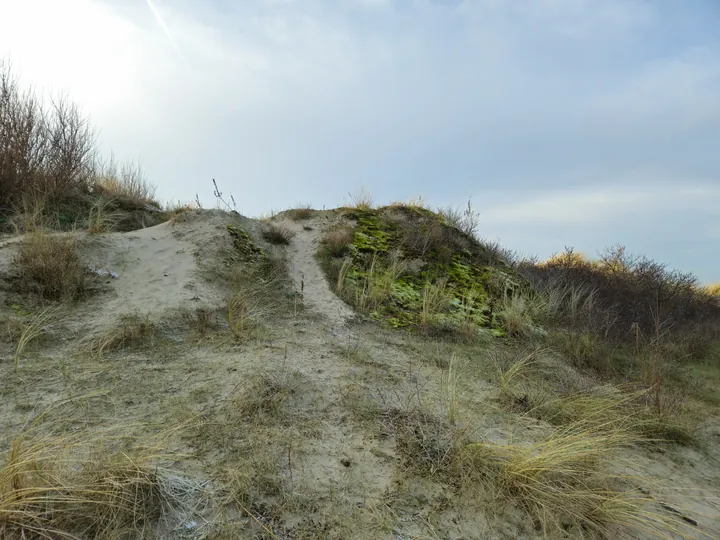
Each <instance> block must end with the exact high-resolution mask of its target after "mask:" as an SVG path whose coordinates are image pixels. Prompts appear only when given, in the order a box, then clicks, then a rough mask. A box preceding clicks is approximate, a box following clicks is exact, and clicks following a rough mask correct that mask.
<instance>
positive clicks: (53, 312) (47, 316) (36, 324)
mask: <svg viewBox="0 0 720 540" xmlns="http://www.w3.org/2000/svg"><path fill="white" fill-rule="evenodd" d="M62 308H63V306H62V304H56V305H51V306H49V307H47V308H45V309H43V310H42V311H40V312H39V313H38V314H37V315H35V316H34V317H33V318H32V319H31V320H30V321H29V322H28V323H27V324H24V325H22V330H21V332H20V336H19V338H18V342H17V347H16V348H15V356H14V357H13V361H14V363H15V370H17V369H18V367H19V366H20V359H21V358H22V356H23V353H24V352H25V349H26V348H27V346H28V345H30V343H32V342H33V341H35V340H37V339H38V338H40V337H41V336H42V335H43V334H44V333H45V326H46V325H47V324H48V323H50V322H51V321H53V320H54V319H55V318H56V317H57V315H58V314H59V313H60V311H61V310H62Z"/></svg>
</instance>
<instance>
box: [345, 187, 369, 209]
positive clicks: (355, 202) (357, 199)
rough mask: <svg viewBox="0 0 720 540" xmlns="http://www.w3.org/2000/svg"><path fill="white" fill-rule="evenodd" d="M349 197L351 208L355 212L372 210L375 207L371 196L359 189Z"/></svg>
mask: <svg viewBox="0 0 720 540" xmlns="http://www.w3.org/2000/svg"><path fill="white" fill-rule="evenodd" d="M349 195H350V201H351V203H352V206H353V208H355V209H357V210H372V209H373V207H374V206H375V202H374V200H373V198H372V195H371V194H370V193H368V192H367V191H365V190H364V189H361V190H360V191H359V192H357V193H356V194H354V195H353V194H352V193H350V194H349Z"/></svg>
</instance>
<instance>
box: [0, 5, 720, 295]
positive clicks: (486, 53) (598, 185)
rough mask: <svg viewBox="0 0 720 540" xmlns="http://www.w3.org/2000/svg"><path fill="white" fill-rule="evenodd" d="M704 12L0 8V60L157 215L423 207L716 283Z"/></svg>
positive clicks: (483, 229)
mask: <svg viewBox="0 0 720 540" xmlns="http://www.w3.org/2000/svg"><path fill="white" fill-rule="evenodd" d="M719 27H720V2H719V1H717V0H684V1H679V0H523V1H520V0H518V1H510V0H332V1H330V0H327V1H321V0H243V1H232V0H204V1H199V0H150V2H148V1H147V0H62V1H59V0H0V58H5V59H9V60H10V61H11V62H12V65H13V68H14V71H15V73H16V74H17V75H18V76H19V77H20V78H21V80H22V81H23V82H25V83H27V84H32V85H34V87H35V88H36V89H38V91H39V92H43V93H46V94H48V95H49V94H50V93H56V92H60V91H64V92H67V94H69V95H70V96H71V97H72V98H73V99H74V101H76V102H77V103H78V104H80V105H81V107H82V108H83V110H84V111H85V112H86V113H87V114H88V115H90V117H91V118H92V121H93V124H94V125H95V126H96V128H98V131H99V141H100V143H101V145H102V149H103V151H104V152H106V153H109V152H110V151H111V150H112V151H113V152H114V154H115V156H116V157H118V158H120V159H129V160H139V161H140V162H141V163H142V165H143V168H144V170H145V171H146V174H147V176H148V178H149V180H151V181H152V182H154V183H155V184H157V186H158V197H159V198H160V199H163V200H165V201H170V200H173V201H176V200H183V201H186V200H190V199H194V198H195V196H196V194H197V195H198V196H199V197H200V199H201V201H203V202H204V203H206V204H207V205H210V206H211V205H213V204H214V197H213V190H212V182H211V181H212V179H213V178H215V179H216V180H217V182H218V184H219V186H220V189H221V190H222V191H223V192H224V194H225V195H229V194H230V193H232V194H233V196H234V198H235V200H236V201H237V204H238V210H239V211H240V212H241V213H243V214H245V215H250V216H257V215H261V214H266V213H269V212H270V211H271V210H282V209H285V208H289V207H293V206H297V205H298V204H312V205H313V206H314V207H315V208H322V207H327V208H332V207H336V206H339V205H342V204H347V203H348V202H350V200H351V196H350V195H351V194H357V193H359V192H360V191H361V190H364V191H365V192H368V193H370V194H372V196H373V198H374V200H375V201H376V202H377V203H380V204H383V203H389V202H392V201H398V200H408V199H410V198H417V197H419V196H422V197H423V199H424V200H425V201H426V202H427V203H428V204H430V205H433V206H448V205H451V206H465V205H466V203H467V200H468V198H470V197H471V200H472V204H473V207H474V209H475V210H477V211H478V212H479V213H480V216H481V226H480V231H479V232H480V234H481V236H483V237H485V238H487V239H489V240H493V241H499V242H501V243H502V244H504V245H506V246H507V247H509V248H511V249H514V250H517V251H518V252H520V253H522V254H526V255H538V256H540V257H542V258H544V257H547V256H550V255H552V254H553V253H556V252H559V251H562V250H563V249H564V248H565V247H566V246H573V247H575V248H576V249H577V250H578V251H582V252H584V253H586V254H588V255H590V256H593V255H595V254H597V253H598V252H599V251H600V250H602V249H603V248H604V247H606V246H610V245H614V244H623V245H625V246H627V249H628V250H629V251H631V252H634V253H640V254H646V255H648V256H650V257H653V258H655V259H657V260H660V261H663V262H666V263H668V264H669V265H670V266H672V267H674V268H677V269H680V270H683V271H691V272H694V273H695V274H696V275H697V276H698V277H699V278H700V280H701V281H703V282H713V281H720V32H718V28H719Z"/></svg>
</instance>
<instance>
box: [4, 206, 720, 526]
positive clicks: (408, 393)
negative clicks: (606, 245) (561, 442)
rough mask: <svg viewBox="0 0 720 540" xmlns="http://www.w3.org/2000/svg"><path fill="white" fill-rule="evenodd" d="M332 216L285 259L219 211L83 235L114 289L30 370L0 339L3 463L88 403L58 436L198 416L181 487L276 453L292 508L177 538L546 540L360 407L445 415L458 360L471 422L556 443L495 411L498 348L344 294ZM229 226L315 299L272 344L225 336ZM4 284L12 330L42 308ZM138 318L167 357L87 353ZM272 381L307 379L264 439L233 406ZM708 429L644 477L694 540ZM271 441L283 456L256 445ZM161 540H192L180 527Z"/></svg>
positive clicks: (195, 519) (7, 254) (306, 226)
mask: <svg viewBox="0 0 720 540" xmlns="http://www.w3.org/2000/svg"><path fill="white" fill-rule="evenodd" d="M332 219H333V218H332V214H330V213H326V214H321V215H320V216H318V217H315V218H313V219H312V220H310V221H302V222H292V221H289V220H282V219H278V222H280V223H283V224H284V225H285V226H288V227H291V228H292V229H293V230H294V231H295V232H296V236H295V238H294V239H293V241H292V244H291V245H290V246H288V247H287V248H278V247H271V246H268V245H267V244H265V243H264V242H263V241H262V240H260V235H259V227H260V226H259V224H258V222H255V221H251V220H246V219H244V218H241V217H239V216H230V215H229V214H225V213H221V212H217V211H205V212H191V213H188V214H186V215H183V216H181V217H180V218H178V219H177V220H176V221H174V222H169V223H165V224H162V225H159V226H156V227H152V228H148V229H144V230H139V231H134V232H131V233H114V234H106V235H100V236H91V235H85V234H83V235H81V236H80V239H79V242H80V243H79V245H80V251H81V254H82V255H83V257H84V259H85V260H86V261H87V263H88V265H89V266H90V267H91V268H93V269H96V270H108V271H112V272H114V273H116V274H117V277H116V278H113V277H107V276H104V277H99V276H97V277H95V278H94V279H95V282H94V286H95V287H96V288H97V289H98V290H97V292H96V293H95V294H94V295H92V296H91V297H89V298H87V299H85V300H82V301H81V302H80V303H78V304H76V305H73V306H69V307H67V308H66V309H65V311H64V312H63V313H62V316H60V317H59V318H58V319H57V320H56V321H54V322H52V323H51V324H50V325H48V327H47V328H46V336H45V337H44V338H43V339H42V341H40V342H39V343H37V344H35V345H34V346H32V347H30V348H29V351H28V353H26V354H25V355H24V356H23V358H22V359H21V361H20V369H19V370H18V371H17V372H15V371H14V370H13V366H12V360H11V358H12V355H13V352H14V344H13V343H12V342H11V341H7V340H5V341H3V340H0V451H4V450H5V449H6V448H7V444H8V442H9V441H10V440H11V439H12V437H14V436H15V435H16V434H18V433H19V432H20V431H21V430H22V429H23V426H25V425H27V423H28V421H29V420H31V419H33V418H35V417H36V416H37V415H38V414H39V412H40V411H42V410H43V409H44V408H46V407H48V406H50V405H52V404H53V403H57V402H60V401H63V400H68V399H73V400H75V401H73V403H72V404H71V405H70V412H63V415H62V416H61V417H53V416H52V415H51V416H50V417H49V420H53V422H55V424H54V425H55V427H56V429H59V430H63V429H66V430H75V429H85V428H88V426H89V427H92V426H105V425H110V424H113V423H125V424H127V425H133V426H136V427H133V428H128V429H130V430H131V431H138V432H143V433H145V432H148V433H151V432H154V431H158V430H160V429H162V428H163V427H168V426H171V425H175V424H179V423H181V422H183V421H186V420H188V419H197V418H201V419H204V420H205V421H206V422H207V424H208V425H209V426H211V427H204V428H198V429H195V428H193V429H191V430H189V432H187V433H185V432H180V431H179V432H178V434H177V435H176V437H175V438H174V440H173V446H174V449H176V450H177V451H179V452H181V453H182V454H183V457H182V458H178V460H177V462H176V463H174V464H173V466H174V467H175V468H176V469H177V471H178V474H179V475H183V476H185V477H188V478H193V479H196V480H198V481H204V480H207V481H209V482H210V483H211V484H210V485H212V486H213V488H212V489H213V490H216V491H217V492H218V493H219V492H222V491H223V489H224V488H223V483H224V482H227V481H228V478H229V475H230V472H231V471H240V470H247V469H248V467H249V468H250V469H253V467H255V466H256V465H254V464H255V463H256V461H253V460H256V459H259V458H258V455H260V456H262V455H265V456H266V457H267V456H270V457H272V458H273V459H276V460H278V461H279V463H276V466H277V470H276V473H275V474H277V475H278V476H279V478H280V480H279V482H280V484H282V486H283V490H284V493H285V494H284V496H283V497H284V499H283V500H284V501H285V502H284V503H283V505H284V506H283V505H280V507H281V508H282V510H281V511H280V515H279V516H277V515H274V516H272V518H273V519H272V520H271V519H270V517H267V518H265V517H263V515H262V512H263V508H266V507H269V506H267V505H270V506H271V505H272V504H274V501H276V499H277V497H278V496H277V494H272V495H268V497H267V499H268V501H269V502H267V503H262V504H259V503H257V502H253V503H252V505H253V507H252V508H251V511H252V512H254V513H255V515H256V518H254V519H251V518H250V517H249V516H248V515H247V513H246V512H245V511H244V510H243V509H242V508H240V507H239V506H238V505H234V506H233V504H222V503H221V502H218V501H215V502H214V503H212V504H210V505H209V507H208V508H205V509H203V510H199V511H198V512H197V515H194V516H191V517H188V518H187V519H188V523H190V522H192V523H193V524H192V526H188V525H187V524H179V525H178V526H179V529H178V530H183V533H182V534H183V535H184V536H182V537H185V538H202V537H208V538H262V537H267V538H272V537H273V536H269V535H268V533H267V532H266V531H263V530H262V527H261V526H260V525H258V523H265V526H266V527H271V528H272V530H273V533H272V534H273V535H275V537H277V538H388V539H395V540H399V539H411V538H418V539H419V538H452V539H460V538H466V539H514V538H521V539H532V538H543V534H542V532H541V531H538V530H537V529H536V528H535V527H534V525H533V522H532V520H531V519H529V518H528V517H527V516H526V515H525V513H524V512H523V511H522V510H521V509H520V508H516V507H513V506H512V505H511V506H508V507H505V508H497V509H492V508H487V507H485V506H483V505H480V504H474V503H473V502H472V501H470V500H464V499H455V498H454V496H453V494H452V493H451V492H450V490H449V488H448V487H447V486H445V485H443V484H442V483H441V482H440V481H436V480H435V479H433V478H432V477H431V478H420V477H417V476H413V475H408V474H406V466H405V464H404V463H403V460H402V459H401V457H400V455H399V454H398V452H397V449H396V445H395V440H394V435H393V434H392V433H388V432H387V429H385V428H386V426H381V425H374V424H373V423H372V422H370V423H368V422H364V421H362V419H361V418H358V414H357V413H356V411H355V410H354V408H355V407H356V406H362V403H363V402H365V401H368V400H369V401H370V402H372V403H374V404H376V405H379V406H384V407H386V408H388V409H403V410H408V411H410V410H414V409H415V408H418V407H422V408H423V409H424V410H429V411H432V412H433V413H435V414H437V415H438V416H440V417H443V416H444V415H446V399H445V397H444V394H443V384H442V380H443V375H444V373H445V371H446V368H447V361H448V358H449V356H450V355H451V354H452V352H455V353H456V354H457V356H458V358H459V359H460V362H459V366H460V368H459V369H461V373H462V376H461V378H460V384H459V393H460V396H461V397H460V400H459V416H460V418H461V421H462V419H463V418H472V422H473V426H475V427H474V429H479V431H480V432H481V433H480V435H481V436H482V437H483V438H485V439H488V440H506V439H508V438H510V437H513V438H515V439H517V438H527V439H532V438H533V437H535V436H536V435H538V434H542V433H544V432H546V431H547V429H548V427H547V426H545V425H542V424H540V423H539V422H537V421H534V420H531V419H529V418H515V417H514V416H513V415H512V414H511V413H508V412H506V411H503V410H502V409H501V408H500V407H498V406H497V403H496V397H497V386H496V384H495V383H494V382H493V380H494V379H493V377H494V373H495V370H496V368H495V365H494V363H493V360H492V359H493V352H492V350H491V349H492V348H493V347H494V345H490V346H488V347H489V348H488V350H487V351H485V352H483V351H482V350H481V349H478V348H475V349H472V350H470V349H464V348H462V347H454V346H453V345H452V344H446V343H440V342H437V343H436V342H433V341H431V340H425V339H421V338H418V337H415V336H411V335H409V334H407V333H404V332H396V331H391V330H388V329H383V328H380V327H379V326H377V325H375V324H374V323H371V322H368V321H363V320H360V319H359V318H358V317H356V315H355V314H354V313H353V311H352V310H351V309H350V308H349V307H348V306H347V305H346V304H345V303H344V302H343V301H342V300H340V299H339V298H338V297H337V296H336V295H335V294H334V293H333V292H332V291H331V290H330V287H329V286H328V284H327V282H326V280H325V278H324V275H323V273H322V271H321V269H320V268H319V266H318V263H317V262H316V260H315V258H314V254H315V251H316V249H317V245H318V241H319V238H320V235H321V233H322V230H323V227H325V226H327V224H329V223H330V222H331V221H332ZM230 222H234V223H236V224H237V225H239V226H242V227H244V228H246V230H248V231H249V232H250V233H251V234H253V236H255V238H257V239H258V243H259V244H260V245H261V246H262V247H264V248H265V249H268V250H270V251H275V252H277V253H278V254H284V256H286V257H287V261H288V272H289V274H290V278H291V279H292V283H293V284H294V287H295V290H296V292H298V293H299V292H300V289H302V298H301V300H300V304H301V305H300V307H299V308H298V305H297V302H298V300H294V301H290V300H288V301H287V302H286V303H285V304H283V309H282V310H272V311H268V312H266V313H263V312H261V313H260V315H259V316H258V318H259V319H260V320H259V321H258V322H259V323H260V330H259V331H258V333H257V335H254V336H253V337H252V339H249V340H244V341H242V342H236V341H234V340H232V339H230V338H228V335H227V334H228V331H227V328H226V327H227V322H226V321H225V322H223V309H224V307H225V305H226V301H227V297H228V294H229V291H228V290H226V288H225V287H224V286H223V285H222V284H221V283H219V282H217V281H214V280H213V279H212V278H211V277H209V276H212V271H213V268H214V267H216V265H220V264H222V261H221V258H220V257H219V256H218V253H219V252H222V250H226V251H227V250H231V249H232V247H231V242H230V238H229V236H228V233H227V228H226V226H227V224H228V223H230ZM17 245H18V244H17V241H16V240H15V239H13V238H10V239H5V240H3V241H2V243H0V277H2V276H5V277H7V276H9V275H11V274H12V272H13V263H12V261H13V257H14V253H15V250H16V249H17ZM0 285H1V286H2V287H1V288H0V313H1V314H3V316H6V317H24V316H25V315H23V314H22V313H23V312H25V311H27V312H32V311H33V310H36V309H38V308H37V306H33V305H27V306H23V307H22V308H19V307H18V305H22V302H23V300H22V297H20V296H18V295H17V294H16V293H15V291H14V290H13V286H12V281H11V280H2V281H0ZM293 302H295V304H293ZM13 306H14V307H13ZM303 306H304V307H303ZM197 308H206V309H208V310H216V316H217V320H218V321H219V323H218V325H219V328H218V329H217V330H215V331H213V333H212V334H211V336H210V337H208V338H202V339H201V338H195V337H192V336H191V331H190V330H189V329H188V327H187V325H185V324H184V323H183V318H182V317H183V314H187V313H193V312H194V311H195V310H196V309H197ZM19 313H20V314H19ZM130 314H138V315H141V316H147V317H149V318H150V319H151V320H152V321H155V322H156V323H157V325H158V327H159V329H160V335H161V337H159V338H158V339H157V342H156V343H155V344H154V345H153V346H152V347H149V348H140V349H138V350H127V351H120V352H116V353H112V354H108V355H106V356H104V357H103V358H96V357H93V356H91V355H90V354H88V353H87V345H88V343H90V342H92V340H93V339H94V338H96V337H97V336H102V335H103V334H104V333H107V332H108V331H111V330H112V329H113V328H115V327H116V326H117V325H118V320H119V318H120V317H121V316H122V315H130ZM268 370H270V371H273V370H274V371H275V372H282V373H285V374H294V375H292V377H295V379H293V380H296V381H297V383H296V384H295V383H294V384H295V385H294V386H293V391H292V392H291V394H290V396H289V397H288V402H287V407H288V411H289V412H287V413H286V414H287V415H288V416H287V417H286V418H285V420H287V423H286V424H283V425H280V426H270V427H267V426H261V427H258V426H257V425H255V424H254V423H253V422H252V421H247V420H246V419H245V420H243V419H237V418H236V417H235V416H234V412H233V411H234V407H235V405H234V404H235V401H234V400H235V399H236V396H237V395H238V393H242V392H243V391H246V390H247V389H248V388H249V387H250V383H251V381H252V380H253V377H255V376H256V375H257V374H258V373H263V372H265V371H268ZM90 394H92V397H88V398H87V399H76V398H78V396H84V395H90ZM63 410H65V409H63ZM248 422H249V423H248ZM138 426H139V427H138ZM478 426H479V427H478ZM48 429H50V426H48ZM706 429H707V431H708V438H707V440H708V446H707V447H706V448H704V449H702V450H697V449H690V448H674V447H673V448H670V449H667V450H665V451H664V452H662V453H661V452H653V453H644V452H643V451H639V450H638V451H637V452H636V453H635V454H634V455H633V456H632V457H633V459H634V461H635V464H636V468H637V469H636V470H634V471H630V472H631V473H632V474H638V473H644V474H646V475H650V476H651V477H653V478H655V479H657V481H658V486H659V487H658V492H660V491H662V492H663V493H664V494H665V496H666V500H668V501H669V502H671V503H672V506H673V507H675V508H682V512H683V514H684V515H686V516H688V517H690V518H691V519H694V520H696V521H697V523H698V526H697V527H688V528H687V529H686V530H684V531H683V533H684V535H685V536H684V537H685V538H720V500H719V499H718V490H719V489H720V466H719V462H718V456H720V452H719V451H718V446H719V445H720V440H719V438H718V430H717V428H716V427H715V426H714V425H712V424H708V425H707V426H706ZM259 434H260V435H259ZM256 436H257V437H260V436H262V437H267V439H262V440H267V441H270V443H269V444H272V445H274V447H273V448H264V449H263V448H262V447H261V448H260V449H258V448H257V447H256V446H253V444H252V442H253V441H252V440H250V439H252V438H253V437H256ZM254 440H260V439H254ZM258 452H259V453H258ZM230 476H231V475H230ZM662 486H664V489H663V488H662ZM273 508H275V509H277V508H278V507H277V506H274V507H273ZM494 510H495V511H494ZM273 520H274V521H273ZM271 521H273V523H272V524H270V523H271ZM183 526H185V528H184V529H183ZM164 534H165V535H166V536H167V537H168V538H177V537H180V533H179V532H177V531H174V532H165V533H164ZM262 535H266V536H262ZM618 535H620V532H618ZM566 537H567V538H573V537H576V536H572V535H569V536H566ZM618 537H619V536H618ZM630 537H631V538H643V537H644V536H643V535H642V534H640V533H633V535H631V536H630ZM675 537H677V538H680V537H681V536H675Z"/></svg>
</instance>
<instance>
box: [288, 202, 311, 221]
mask: <svg viewBox="0 0 720 540" xmlns="http://www.w3.org/2000/svg"><path fill="white" fill-rule="evenodd" d="M314 213H315V210H313V207H312V206H311V205H309V204H304V205H301V206H298V207H297V208H292V209H290V210H286V211H285V215H287V217H288V218H290V219H292V220H293V221H305V220H307V219H310V218H311V217H313V214H314Z"/></svg>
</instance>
